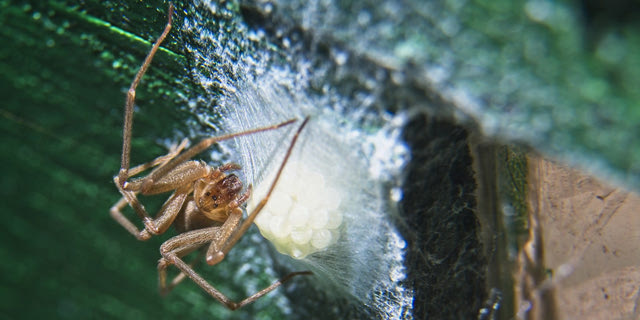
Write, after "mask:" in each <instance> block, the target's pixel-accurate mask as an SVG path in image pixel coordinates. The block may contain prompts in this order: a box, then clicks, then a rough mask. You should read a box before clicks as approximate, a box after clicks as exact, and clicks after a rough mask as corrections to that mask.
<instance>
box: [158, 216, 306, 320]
mask: <svg viewBox="0 0 640 320" xmlns="http://www.w3.org/2000/svg"><path fill="white" fill-rule="evenodd" d="M220 231H221V227H209V228H204V229H198V230H193V231H189V232H185V233H183V234H180V235H177V236H175V237H173V238H171V239H169V240H167V241H166V242H165V243H163V244H162V246H160V253H161V254H162V259H160V261H159V262H158V274H159V281H160V286H161V288H162V287H165V288H166V287H167V286H166V284H165V282H166V268H167V267H168V266H169V265H171V264H173V265H175V266H176V267H177V268H178V269H180V271H181V272H182V273H184V274H185V275H186V276H187V277H189V278H190V279H191V280H193V282H195V283H196V284H197V285H199V286H200V287H201V288H202V289H203V290H204V291H206V292H207V293H209V295H211V296H212V297H213V298H215V299H216V300H218V301H219V302H220V303H222V304H223V305H224V306H226V307H227V308H229V309H231V310H235V309H238V308H240V307H242V306H245V305H247V304H249V303H251V302H253V301H255V300H257V299H258V298H260V297H262V296H263V295H265V294H267V293H269V292H271V291H273V290H274V289H276V288H277V287H279V286H280V285H282V284H283V283H284V282H286V281H288V280H289V279H291V278H293V277H294V276H297V275H309V274H311V272H309V271H304V272H292V273H289V274H288V275H286V276H285V277H283V278H282V279H280V280H278V281H276V282H274V283H273V284H271V285H270V286H268V287H266V288H264V289H262V290H260V291H258V292H256V293H254V294H252V295H251V296H249V297H247V298H245V299H244V300H242V301H240V302H234V301H233V300H231V299H229V298H228V297H227V296H225V295H224V294H223V293H222V292H220V291H218V289H216V288H215V287H213V286H212V285H211V284H210V283H209V282H207V280H205V279H204V278H202V276H200V275H199V274H198V273H197V272H195V271H194V270H193V268H192V267H191V266H190V265H188V264H187V263H185V262H184V261H183V260H182V258H181V257H180V253H182V250H184V249H185V248H189V247H192V246H197V245H200V244H204V243H206V242H208V241H212V242H215V241H219V240H220V239H221V238H220V236H221V233H220Z"/></svg>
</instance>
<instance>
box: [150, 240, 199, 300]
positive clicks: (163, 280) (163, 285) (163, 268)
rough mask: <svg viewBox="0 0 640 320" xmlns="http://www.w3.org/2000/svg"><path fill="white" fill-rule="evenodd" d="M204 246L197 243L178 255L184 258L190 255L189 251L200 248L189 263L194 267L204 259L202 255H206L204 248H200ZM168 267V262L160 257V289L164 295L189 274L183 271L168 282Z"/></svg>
mask: <svg viewBox="0 0 640 320" xmlns="http://www.w3.org/2000/svg"><path fill="white" fill-rule="evenodd" d="M202 246H203V244H197V245H195V246H193V247H186V250H183V251H180V252H179V253H177V254H176V255H177V256H178V257H180V258H182V257H184V256H186V255H188V254H189V253H191V252H193V251H195V250H198V254H197V256H196V257H195V258H193V260H191V262H190V263H189V266H190V267H191V268H193V266H194V265H196V263H198V261H200V260H202V257H204V250H199V249H202ZM168 267H169V264H168V262H167V261H166V260H164V258H160V260H159V261H158V287H159V289H160V294H161V295H163V296H164V295H167V294H168V293H169V292H171V290H173V288H175V287H176V286H177V285H178V284H180V282H182V280H184V279H186V277H187V275H186V274H185V273H184V272H182V271H181V272H180V273H178V274H177V275H176V276H175V277H173V279H172V280H171V282H169V284H167V268H168Z"/></svg>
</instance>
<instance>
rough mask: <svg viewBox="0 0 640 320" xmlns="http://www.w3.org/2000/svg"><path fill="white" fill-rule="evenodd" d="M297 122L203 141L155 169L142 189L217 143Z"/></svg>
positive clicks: (229, 168)
mask: <svg viewBox="0 0 640 320" xmlns="http://www.w3.org/2000/svg"><path fill="white" fill-rule="evenodd" d="M295 121H296V119H289V120H287V121H284V122H281V123H278V124H275V125H271V126H266V127H261V128H256V129H251V130H246V131H242V132H236V133H230V134H226V135H222V136H217V137H210V138H206V139H203V140H201V141H200V142H198V143H197V144H196V145H194V146H192V147H191V148H189V149H187V150H185V151H184V152H183V153H182V154H180V155H178V156H177V157H175V158H173V159H171V161H169V162H168V163H166V164H165V165H162V166H159V167H157V168H155V169H154V170H153V171H151V173H149V175H148V176H146V177H145V179H146V181H144V183H143V185H142V189H143V190H144V189H146V188H148V186H149V185H152V184H153V183H154V181H157V180H158V179H160V178H161V177H163V176H165V175H166V174H167V173H168V172H170V171H171V170H173V169H174V168H175V167H177V166H178V165H180V164H181V163H183V162H185V161H187V160H189V159H191V158H192V157H193V156H195V155H197V154H199V153H200V152H202V151H204V150H206V149H207V148H209V147H211V146H212V145H214V144H216V143H218V142H220V141H224V140H229V139H232V138H236V137H240V136H246V135H250V134H254V133H258V132H263V131H270V130H275V129H278V128H281V127H284V126H287V125H289V124H292V123H294V122H295ZM236 166H237V168H240V166H239V165H235V164H229V167H228V169H227V170H235V169H236ZM223 171H225V170H223Z"/></svg>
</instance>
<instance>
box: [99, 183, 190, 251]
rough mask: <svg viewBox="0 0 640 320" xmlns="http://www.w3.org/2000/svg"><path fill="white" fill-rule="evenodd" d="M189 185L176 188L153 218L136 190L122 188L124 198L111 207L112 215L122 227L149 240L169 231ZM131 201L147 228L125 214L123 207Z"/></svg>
mask: <svg viewBox="0 0 640 320" xmlns="http://www.w3.org/2000/svg"><path fill="white" fill-rule="evenodd" d="M190 191H191V190H190V188H189V187H183V188H180V189H178V190H176V191H175V192H174V193H173V194H172V195H171V196H170V197H169V199H167V201H166V202H165V203H164V204H163V205H162V208H161V209H160V211H159V212H158V214H157V217H156V218H155V219H152V218H151V217H150V216H149V214H148V213H147V211H146V210H145V209H144V206H142V204H140V202H139V201H138V198H137V196H136V192H133V191H127V190H121V192H122V198H121V199H120V201H118V202H117V203H116V204H115V205H114V206H113V207H111V210H110V213H111V217H112V218H113V219H114V220H116V221H117V222H118V223H119V224H120V225H121V226H122V227H124V228H125V229H126V230H127V231H129V233H131V234H132V235H134V236H135V237H136V238H137V239H138V240H147V239H149V238H150V237H151V235H158V234H161V233H164V232H165V231H167V229H168V228H169V226H171V223H173V221H174V220H175V218H176V217H177V216H178V213H179V212H180V210H181V209H182V206H183V204H184V201H185V199H186V198H187V196H188V195H189V192H190ZM127 203H129V204H130V205H131V207H133V208H134V209H137V210H136V212H138V213H139V215H140V214H141V215H142V216H143V221H144V225H145V228H144V229H142V230H139V229H138V227H136V226H135V224H133V223H132V222H131V220H129V219H128V218H127V217H126V216H124V214H122V211H121V210H122V209H123V208H124V207H125V206H126V204H127Z"/></svg>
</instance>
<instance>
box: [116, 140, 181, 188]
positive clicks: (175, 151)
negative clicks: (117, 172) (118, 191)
mask: <svg viewBox="0 0 640 320" xmlns="http://www.w3.org/2000/svg"><path fill="white" fill-rule="evenodd" d="M188 143H189V139H186V138H185V139H182V141H181V142H180V144H179V145H177V146H176V145H173V146H171V149H169V152H168V153H167V154H165V155H164V156H160V157H157V158H155V159H153V161H150V162H147V163H143V164H141V165H138V166H135V167H133V168H131V169H129V173H128V176H127V179H129V178H131V177H134V176H136V175H138V174H140V173H141V172H144V171H145V170H147V169H149V168H153V167H156V166H163V165H165V164H167V162H169V161H171V159H173V158H175V157H176V156H177V155H179V154H180V152H182V150H184V148H185V147H186V146H187V144H188ZM116 177H117V178H119V177H118V176H116ZM116 184H118V183H116Z"/></svg>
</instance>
